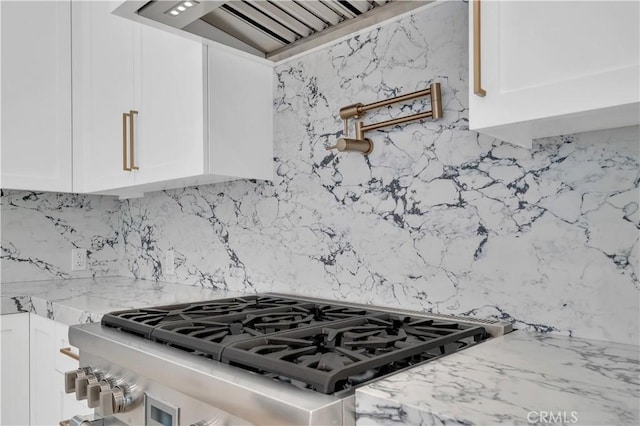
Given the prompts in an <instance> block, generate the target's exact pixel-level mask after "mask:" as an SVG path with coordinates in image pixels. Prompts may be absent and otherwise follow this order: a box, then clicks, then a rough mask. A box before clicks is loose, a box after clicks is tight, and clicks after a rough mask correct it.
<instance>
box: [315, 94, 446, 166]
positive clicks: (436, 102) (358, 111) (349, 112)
mask: <svg viewBox="0 0 640 426" xmlns="http://www.w3.org/2000/svg"><path fill="white" fill-rule="evenodd" d="M422 96H431V111H425V112H420V113H417V114H412V115H408V116H406V117H399V118H394V119H391V120H387V121H382V122H380V123H372V124H366V125H365V124H364V123H363V122H362V121H358V122H357V123H356V137H355V139H351V138H349V119H350V118H360V117H362V116H363V115H364V114H365V113H366V112H367V111H370V110H372V109H377V108H381V107H383V106H387V105H391V104H395V103H398V102H405V101H409V100H411V99H415V98H420V97H422ZM340 118H342V120H343V121H344V135H345V137H344V138H340V139H338V140H337V141H336V144H335V145H333V146H329V147H327V148H326V149H327V150H331V149H337V150H338V151H341V152H343V151H356V152H361V153H362V154H363V155H368V154H371V152H372V151H373V142H372V141H371V139H369V138H365V137H364V135H365V133H366V132H368V131H371V130H376V129H380V128H382V127H387V126H395V125H397V124H402V123H407V122H410V121H416V120H423V119H425V118H433V119H434V120H437V119H439V118H442V98H441V96H440V83H431V84H430V85H429V88H428V89H424V90H418V91H417V92H412V93H407V94H405V95H400V96H396V97H394V98H390V99H386V100H383V101H378V102H373V103H371V104H367V105H363V104H361V103H357V104H352V105H347V106H345V107H342V108H340Z"/></svg>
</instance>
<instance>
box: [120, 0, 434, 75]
mask: <svg viewBox="0 0 640 426" xmlns="http://www.w3.org/2000/svg"><path fill="white" fill-rule="evenodd" d="M127 3H128V4H129V6H128V7H125V8H124V9H123V7H122V6H121V7H120V8H119V10H116V11H115V13H118V14H120V15H123V16H126V14H127V10H125V9H128V10H129V11H130V12H133V13H135V14H137V15H139V16H141V17H144V18H147V19H151V20H153V21H156V22H160V23H162V24H165V25H169V26H171V27H174V28H177V29H180V30H184V31H188V32H190V33H193V34H196V35H198V36H201V37H203V38H206V39H210V40H213V41H216V42H219V43H222V44H226V45H229V46H231V47H235V48H238V49H241V50H244V51H246V52H249V53H253V54H255V55H258V56H262V57H265V58H268V59H271V60H273V61H274V62H275V61H280V60H283V59H286V58H288V57H291V56H293V55H296V54H298V53H302V52H304V51H306V50H309V49H312V48H314V47H316V46H320V45H322V44H325V43H328V42H331V41H333V40H336V39H338V38H340V37H343V36H346V35H349V34H351V33H353V32H355V31H358V30H361V29H364V28H366V27H370V26H373V25H376V24H378V23H380V22H382V21H385V20H387V19H390V18H393V17H395V16H397V15H400V14H403V13H406V12H409V11H411V10H413V9H416V8H418V7H421V6H424V5H425V4H427V3H430V1H426V0H349V1H347V0H228V1H221V0H208V1H206V0H200V1H195V0H193V1H188V0H187V1H164V0H163V1H151V2H140V1H136V0H129V1H127V2H125V4H127ZM132 4H133V6H132ZM184 5H187V6H186V7H185V6H184ZM133 8H135V10H133ZM129 17H131V16H129ZM133 19H135V18H133Z"/></svg>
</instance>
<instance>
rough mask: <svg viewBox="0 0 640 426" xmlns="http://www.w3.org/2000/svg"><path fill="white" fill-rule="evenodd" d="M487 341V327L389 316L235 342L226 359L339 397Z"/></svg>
mask: <svg viewBox="0 0 640 426" xmlns="http://www.w3.org/2000/svg"><path fill="white" fill-rule="evenodd" d="M486 338H487V334H486V331H485V330H484V328H483V327H475V326H468V325H463V324H458V323H451V322H439V321H434V320H425V319H413V318H410V317H401V316H395V315H388V314H386V315H383V316H379V317H365V318H359V319H354V320H348V321H343V322H341V323H335V324H330V325H324V326H318V327H310V328H305V329H301V330H296V331H291V332H283V333H278V334H277V335H271V336H266V337H260V338H255V339H251V340H245V341H242V342H238V343H234V344H231V345H229V346H228V347H226V348H225V350H224V352H223V354H222V361H223V362H227V363H230V364H233V365H235V366H239V367H244V368H248V369H252V370H254V371H258V372H261V373H268V374H270V375H272V376H273V377H277V378H279V379H281V380H285V381H290V382H292V383H298V384H299V383H305V384H306V385H307V386H306V387H308V388H311V389H313V390H316V391H319V392H323V393H334V392H336V391H340V390H343V389H347V388H349V387H351V386H354V385H358V384H360V383H362V382H364V381H367V380H371V379H373V378H376V377H381V376H382V375H385V374H387V373H389V372H392V371H396V370H399V369H402V368H405V367H407V366H410V365H414V364H417V363H419V362H424V361H426V360H429V359H433V358H436V357H439V356H442V355H447V354H449V353H452V352H455V351H457V350H459V349H462V348H464V347H466V346H469V345H471V344H474V343H477V342H478V341H480V340H483V339H486Z"/></svg>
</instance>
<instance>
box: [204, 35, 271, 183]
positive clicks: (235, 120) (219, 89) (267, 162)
mask: <svg viewBox="0 0 640 426" xmlns="http://www.w3.org/2000/svg"><path fill="white" fill-rule="evenodd" d="M207 95H208V120H209V126H208V129H209V167H210V173H215V174H218V175H223V176H234V177H240V178H247V179H268V180H270V179H273V68H272V67H271V66H270V65H268V64H265V63H261V62H257V61H254V60H251V59H248V58H246V57H244V56H240V55H237V54H233V53H230V52H229V51H228V50H227V49H222V48H214V47H212V46H211V47H209V49H208V94H207Z"/></svg>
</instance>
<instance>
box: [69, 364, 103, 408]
mask: <svg viewBox="0 0 640 426" xmlns="http://www.w3.org/2000/svg"><path fill="white" fill-rule="evenodd" d="M103 377H104V375H103V374H102V373H100V372H98V371H94V372H93V373H89V374H85V375H84V376H83V377H78V378H77V379H76V384H75V387H76V399H77V400H78V401H82V400H83V399H87V389H88V387H89V386H91V385H94V384H97V383H98V382H99V381H100V380H102V379H103Z"/></svg>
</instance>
